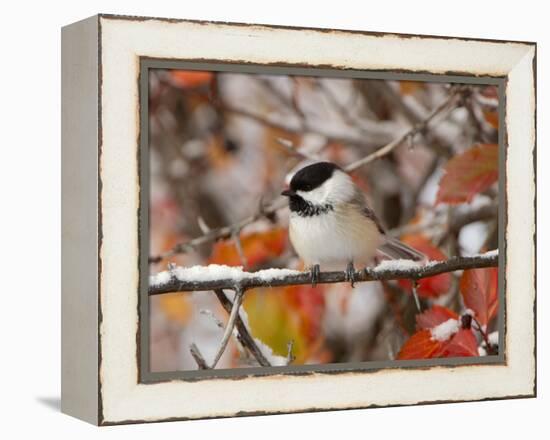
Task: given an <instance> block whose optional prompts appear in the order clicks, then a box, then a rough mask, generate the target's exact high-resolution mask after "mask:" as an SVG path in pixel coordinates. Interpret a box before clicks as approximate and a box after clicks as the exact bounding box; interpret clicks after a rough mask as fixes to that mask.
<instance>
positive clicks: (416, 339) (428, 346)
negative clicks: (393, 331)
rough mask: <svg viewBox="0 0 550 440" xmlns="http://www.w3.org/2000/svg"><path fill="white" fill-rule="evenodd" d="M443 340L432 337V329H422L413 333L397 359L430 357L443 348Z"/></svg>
mask: <svg viewBox="0 0 550 440" xmlns="http://www.w3.org/2000/svg"><path fill="white" fill-rule="evenodd" d="M443 344H444V343H443V342H440V341H437V340H435V339H432V333H431V332H430V330H420V331H418V332H416V333H415V334H414V335H412V336H411V337H410V338H409V339H408V340H407V341H406V342H405V343H404V344H403V346H402V347H401V350H400V351H399V353H398V354H397V359H399V360H405V359H430V358H432V357H433V355H434V353H436V352H437V351H438V350H440V349H441V347H442V346H443Z"/></svg>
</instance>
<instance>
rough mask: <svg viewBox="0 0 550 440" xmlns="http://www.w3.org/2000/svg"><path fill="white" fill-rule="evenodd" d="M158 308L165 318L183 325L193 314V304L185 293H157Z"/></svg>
mask: <svg viewBox="0 0 550 440" xmlns="http://www.w3.org/2000/svg"><path fill="white" fill-rule="evenodd" d="M159 296H160V299H159V305H160V309H161V310H162V312H163V313H164V315H165V316H166V319H168V320H170V321H173V322H175V323H177V324H180V325H185V324H186V323H187V321H189V318H190V317H191V315H192V314H193V305H192V304H191V303H190V301H189V299H188V297H187V295H186V294H185V293H169V294H167V295H159Z"/></svg>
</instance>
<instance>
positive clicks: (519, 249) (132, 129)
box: [62, 16, 536, 425]
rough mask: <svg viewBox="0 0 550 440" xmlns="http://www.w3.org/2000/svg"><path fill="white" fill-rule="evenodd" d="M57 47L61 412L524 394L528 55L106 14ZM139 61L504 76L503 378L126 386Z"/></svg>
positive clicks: (530, 308)
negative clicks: (60, 149)
mask: <svg viewBox="0 0 550 440" xmlns="http://www.w3.org/2000/svg"><path fill="white" fill-rule="evenodd" d="M62 39H63V326H62V332H63V345H62V348H63V362H62V366H63V372H62V375H63V389H62V409H63V411H64V412H66V413H68V414H71V415H74V416H76V417H79V418H82V419H84V420H87V421H89V422H91V423H95V424H103V425H105V424H118V423H128V422H137V421H144V422H147V421H161V420H171V419H193V418H205V417H225V416H234V415H245V414H262V413H278V412H299V411H308V410H323V409H337V408H338V409H341V408H361V407H369V406H390V405H411V404H418V403H424V402H439V401H464V400H484V399H498V398H507V397H529V396H534V395H535V392H536V359H535V325H534V324H535V308H534V305H535V244H534V235H535V230H536V225H535V194H536V193H535V167H534V157H535V59H536V58H535V53H536V47H535V45H534V44H532V43H522V42H499V41H482V40H465V39H459V38H438V37H420V36H413V37H411V36H400V35H395V34H385V35H381V34H370V33H361V32H347V31H323V30H315V29H295V28H277V27H267V26H258V25H236V24H219V23H204V22H191V21H180V20H166V19H142V18H132V17H117V16H96V17H92V18H89V19H87V20H84V21H82V22H79V23H75V24H73V25H70V26H67V27H66V28H64V29H63V38H62ZM140 57H150V58H163V59H183V60H212V61H220V62H234V63H256V64H289V65H302V66H303V65H309V66H312V67H315V66H326V65H329V66H332V67H335V68H342V69H359V70H377V71H408V72H428V73H435V74H448V73H453V74H464V75H479V76H494V77H505V78H506V81H507V83H506V84H507V85H506V107H505V110H506V112H505V115H506V116H505V117H506V126H507V143H506V148H507V149H506V154H507V161H506V173H507V188H506V197H507V226H506V232H505V234H506V261H507V265H506V274H505V277H506V296H505V297H506V316H505V319H506V344H505V347H506V353H505V354H506V362H505V364H502V365H476V366H471V365H470V366H455V367H448V366H447V367H441V366H439V367H431V368H428V369H427V368H418V369H415V368H408V369H406V370H405V369H388V370H380V371H374V372H373V371H371V372H347V373H346V372H341V373H339V374H312V375H305V376H296V375H294V376H293V375H285V374H278V375H271V376H262V377H249V378H246V379H241V380H224V379H210V380H200V381H178V380H176V381H169V382H161V383H148V384H143V383H140V382H139V374H138V362H139V356H138V354H137V353H138V346H137V340H136V334H137V331H138V324H139V315H138V308H139V304H138V298H139V295H138V284H139V279H140V274H139V261H138V258H139V240H138V233H139V224H138V216H137V213H138V210H139V178H138V169H139V166H138V157H139V151H138V148H139V142H138V140H139V136H140V133H139V127H140V124H139V93H138V84H139V81H138V80H139V72H140Z"/></svg>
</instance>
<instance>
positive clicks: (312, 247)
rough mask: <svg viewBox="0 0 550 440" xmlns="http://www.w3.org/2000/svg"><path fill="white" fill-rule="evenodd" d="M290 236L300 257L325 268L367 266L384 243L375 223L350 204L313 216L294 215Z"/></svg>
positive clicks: (292, 216)
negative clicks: (351, 265)
mask: <svg viewBox="0 0 550 440" xmlns="http://www.w3.org/2000/svg"><path fill="white" fill-rule="evenodd" d="M289 233H290V240H291V242H292V245H293V246H294V249H295V250H296V252H297V253H298V255H299V256H300V258H302V259H303V260H304V262H305V263H306V264H307V265H313V264H319V265H321V266H322V267H323V266H324V267H325V269H327V268H330V269H343V268H344V267H345V266H346V265H347V264H348V263H349V262H350V261H353V262H354V264H355V265H356V266H359V265H365V264H368V263H370V262H371V260H372V258H373V257H374V255H375V253H376V249H377V248H378V246H380V245H381V244H382V242H383V240H384V239H383V237H382V235H381V234H380V232H379V231H378V228H377V227H376V224H375V223H374V222H373V221H372V220H370V219H369V218H367V217H365V216H364V215H363V214H361V212H360V211H358V210H357V209H356V208H355V207H352V206H351V205H347V204H341V205H339V206H336V207H335V209H334V210H332V211H328V212H326V213H323V214H320V215H314V216H310V217H301V216H299V215H298V214H297V213H291V216H290V227H289Z"/></svg>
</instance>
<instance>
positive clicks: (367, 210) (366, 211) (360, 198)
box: [350, 188, 386, 235]
mask: <svg viewBox="0 0 550 440" xmlns="http://www.w3.org/2000/svg"><path fill="white" fill-rule="evenodd" d="M350 203H351V204H353V205H355V206H357V207H358V208H359V211H361V213H362V214H363V215H364V216H365V217H367V218H368V219H370V220H372V221H373V222H374V224H375V225H376V227H377V228H378V232H380V233H381V234H382V235H384V234H386V231H385V230H384V226H382V222H380V220H379V219H378V217H376V214H375V213H374V211H373V210H372V208H371V207H370V206H369V205H368V203H367V201H366V200H365V195H364V194H363V192H362V191H361V190H360V189H359V188H357V190H356V191H355V194H354V196H353V199H352V200H351V202H350Z"/></svg>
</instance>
